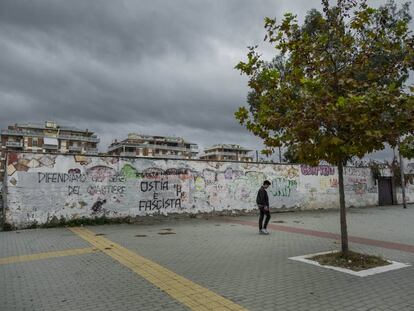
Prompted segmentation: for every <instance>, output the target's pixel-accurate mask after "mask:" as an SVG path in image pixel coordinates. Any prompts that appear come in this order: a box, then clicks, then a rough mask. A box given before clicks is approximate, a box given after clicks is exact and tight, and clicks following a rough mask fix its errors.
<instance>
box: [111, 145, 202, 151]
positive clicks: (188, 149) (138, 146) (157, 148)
mask: <svg viewBox="0 0 414 311" xmlns="http://www.w3.org/2000/svg"><path fill="white" fill-rule="evenodd" d="M124 147H126V148H131V147H133V148H136V149H144V148H147V149H153V150H171V151H181V152H191V151H194V149H190V148H186V147H173V146H167V145H154V144H138V143H137V144H134V143H117V144H115V145H112V146H109V147H108V152H111V151H114V150H117V149H119V148H121V149H123V148H124Z"/></svg>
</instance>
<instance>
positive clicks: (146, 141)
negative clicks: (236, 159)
mask: <svg viewBox="0 0 414 311" xmlns="http://www.w3.org/2000/svg"><path fill="white" fill-rule="evenodd" d="M108 154H109V155H118V156H133V157H154V158H170V159H193V158H195V157H197V154H198V145H197V144H194V143H190V142H188V141H186V140H184V139H183V138H181V137H166V136H150V135H141V134H135V133H130V134H128V137H127V138H126V139H124V140H122V141H117V140H115V141H114V142H113V143H112V144H111V145H110V146H109V147H108Z"/></svg>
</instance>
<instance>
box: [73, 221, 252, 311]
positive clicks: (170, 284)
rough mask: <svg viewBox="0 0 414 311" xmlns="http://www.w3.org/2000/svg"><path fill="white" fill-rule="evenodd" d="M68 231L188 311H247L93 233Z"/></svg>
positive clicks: (76, 229) (84, 230) (83, 230)
mask: <svg viewBox="0 0 414 311" xmlns="http://www.w3.org/2000/svg"><path fill="white" fill-rule="evenodd" d="M69 230H71V231H72V232H74V233H76V234H77V235H79V236H80V237H81V238H83V239H84V240H86V241H88V242H89V243H91V244H92V245H93V246H94V247H96V248H97V249H99V250H100V251H102V252H104V253H105V254H107V255H108V256H110V257H112V258H113V259H115V260H116V261H118V262H119V263H121V264H123V265H124V266H126V267H128V268H130V269H131V270H132V271H134V272H135V273H137V274H138V275H140V276H141V277H143V278H144V279H146V280H147V281H148V282H150V283H152V284H153V285H155V286H156V287H158V288H159V289H161V290H163V291H164V292H166V293H167V294H169V295H170V296H171V297H172V298H174V299H175V300H178V301H179V302H181V303H182V304H184V305H186V306H187V307H188V308H190V309H191V310H195V311H205V310H214V311H224V310H226V311H229V310H237V311H242V310H246V309H245V308H243V307H241V306H239V305H238V304H235V303H234V302H232V301H230V300H228V299H226V298H224V297H222V296H220V295H218V294H216V293H215V292H213V291H211V290H209V289H207V288H205V287H202V286H200V285H198V284H196V283H194V282H192V281H190V280H188V279H186V278H184V277H182V276H180V275H178V274H176V273H174V272H172V271H171V270H168V269H166V268H164V267H163V266H161V265H159V264H157V263H155V262H153V261H151V260H149V259H147V258H144V257H142V256H140V255H138V254H137V253H134V252H132V251H130V250H128V249H127V248H125V247H123V246H121V245H119V244H117V243H115V242H112V241H111V240H108V239H107V238H104V237H102V236H96V235H95V234H94V233H93V232H92V231H89V230H87V229H85V228H70V229H69Z"/></svg>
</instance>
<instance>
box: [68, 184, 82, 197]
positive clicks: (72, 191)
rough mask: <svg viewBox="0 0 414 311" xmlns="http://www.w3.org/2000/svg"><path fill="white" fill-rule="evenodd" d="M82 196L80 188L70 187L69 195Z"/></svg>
mask: <svg viewBox="0 0 414 311" xmlns="http://www.w3.org/2000/svg"><path fill="white" fill-rule="evenodd" d="M74 194H77V195H79V194H80V186H69V187H68V195H74Z"/></svg>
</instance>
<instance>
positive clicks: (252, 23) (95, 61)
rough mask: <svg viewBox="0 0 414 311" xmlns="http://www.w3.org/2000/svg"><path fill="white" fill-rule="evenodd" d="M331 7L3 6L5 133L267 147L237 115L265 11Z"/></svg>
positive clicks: (0, 97) (240, 0)
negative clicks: (41, 129) (69, 128)
mask: <svg viewBox="0 0 414 311" xmlns="http://www.w3.org/2000/svg"><path fill="white" fill-rule="evenodd" d="M319 3H320V1H319V0H312V1H305V0H303V1H287V0H283V1H280V0H279V1H275V0H258V1H250V0H210V1H202V0H198V1H197V0H175V1H168V0H162V1H161V0H152V1H133V0H131V1H127V0H125V1H110V0H108V1H94V0H90V1H84V0H71V1H64V0H61V1H56V0H49V1H47V0H33V1H24V0H1V1H0V51H1V52H0V107H1V113H0V127H1V128H4V127H6V126H7V125H8V124H10V123H14V122H24V121H42V120H46V119H55V120H57V121H60V122H63V123H65V124H68V125H75V126H78V127H83V128H89V129H92V130H95V131H97V132H98V134H99V135H100V136H101V137H102V138H103V144H102V146H101V148H102V149H104V147H105V145H106V144H107V143H108V142H109V141H110V140H111V139H113V138H123V137H125V136H126V134H127V133H128V132H131V131H140V132H146V133H147V134H161V135H169V134H175V135H179V136H183V137H185V138H188V139H189V140H192V141H194V142H197V143H200V144H201V145H207V144H211V143H215V142H217V143H220V142H224V143H243V144H246V145H247V146H249V145H250V146H253V147H254V148H259V146H260V143H259V142H258V140H257V139H255V138H253V137H252V136H251V135H249V134H248V133H247V132H246V130H244V129H242V128H241V127H240V126H239V125H238V124H237V122H236V121H235V120H234V117H233V113H234V111H235V110H236V109H237V107H238V106H240V105H243V104H244V102H245V98H246V93H247V87H246V80H245V79H244V78H243V77H241V76H240V75H239V74H238V72H237V71H236V70H234V66H235V64H236V63H237V62H238V61H239V60H241V59H244V57H245V54H246V47H247V46H248V45H252V44H258V43H260V44H262V39H263V35H264V31H263V18H264V17H265V16H281V14H283V13H284V12H286V11H293V12H298V13H299V15H300V16H299V17H303V15H304V13H305V12H306V11H307V10H309V9H310V8H312V7H317V6H319ZM265 51H267V52H269V51H270V50H265ZM269 54H270V53H269Z"/></svg>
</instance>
